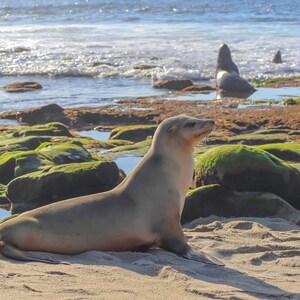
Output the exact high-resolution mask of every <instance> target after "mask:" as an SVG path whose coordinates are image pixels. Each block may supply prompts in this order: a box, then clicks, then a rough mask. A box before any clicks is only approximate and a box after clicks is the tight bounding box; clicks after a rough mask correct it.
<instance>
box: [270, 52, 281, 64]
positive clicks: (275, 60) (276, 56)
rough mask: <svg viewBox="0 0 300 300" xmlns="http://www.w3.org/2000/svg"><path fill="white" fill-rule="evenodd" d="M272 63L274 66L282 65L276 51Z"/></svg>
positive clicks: (278, 53)
mask: <svg viewBox="0 0 300 300" xmlns="http://www.w3.org/2000/svg"><path fill="white" fill-rule="evenodd" d="M272 62H273V63H275V64H282V58H281V52H280V50H277V51H276V52H275V54H274V56H273V59H272Z"/></svg>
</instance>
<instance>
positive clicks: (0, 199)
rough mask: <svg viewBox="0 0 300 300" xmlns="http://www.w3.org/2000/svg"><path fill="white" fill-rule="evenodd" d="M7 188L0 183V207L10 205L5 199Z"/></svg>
mask: <svg viewBox="0 0 300 300" xmlns="http://www.w3.org/2000/svg"><path fill="white" fill-rule="evenodd" d="M6 192H7V186H6V185H4V184H1V183H0V205H3V204H7V203H10V201H9V200H8V198H7V197H6Z"/></svg>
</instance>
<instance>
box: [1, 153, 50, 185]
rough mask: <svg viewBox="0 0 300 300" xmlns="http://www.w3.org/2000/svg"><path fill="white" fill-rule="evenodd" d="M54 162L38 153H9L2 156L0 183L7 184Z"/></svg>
mask: <svg viewBox="0 0 300 300" xmlns="http://www.w3.org/2000/svg"><path fill="white" fill-rule="evenodd" d="M49 165H53V163H52V161H51V160H50V159H49V158H48V157H46V156H45V155H43V154H40V153H38V152H36V151H24V152H23V151H21V152H9V153H5V154H3V155H1V156H0V183H3V184H7V183H9V182H10V181H11V180H13V179H14V178H16V177H18V176H22V175H24V174H27V173H31V172H35V171H38V170H40V169H42V168H44V167H45V166H49Z"/></svg>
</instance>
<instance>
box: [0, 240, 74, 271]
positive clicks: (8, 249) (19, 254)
mask: <svg viewBox="0 0 300 300" xmlns="http://www.w3.org/2000/svg"><path fill="white" fill-rule="evenodd" d="M0 253H1V254H2V255H4V256H6V257H9V258H13V259H16V260H21V261H37V262H42V263H47V264H55V265H57V264H65V265H69V263H68V262H65V261H60V260H53V259H47V258H38V257H32V256H29V255H28V254H27V253H26V251H22V250H19V249H17V248H15V247H13V246H12V245H7V244H6V243H5V242H3V241H0Z"/></svg>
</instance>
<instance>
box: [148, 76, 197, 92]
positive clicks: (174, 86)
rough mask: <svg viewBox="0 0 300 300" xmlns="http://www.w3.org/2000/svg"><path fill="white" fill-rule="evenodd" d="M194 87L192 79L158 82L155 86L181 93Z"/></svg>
mask: <svg viewBox="0 0 300 300" xmlns="http://www.w3.org/2000/svg"><path fill="white" fill-rule="evenodd" d="M192 85H193V82H192V81H191V80H190V79H187V78H177V79H169V80H161V81H158V82H156V83H155V84H154V85H153V87H155V88H157V89H169V90H176V91H180V90H183V89H185V88H187V87H189V86H192Z"/></svg>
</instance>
